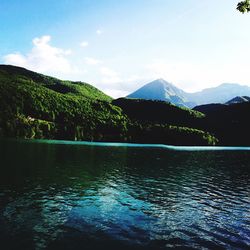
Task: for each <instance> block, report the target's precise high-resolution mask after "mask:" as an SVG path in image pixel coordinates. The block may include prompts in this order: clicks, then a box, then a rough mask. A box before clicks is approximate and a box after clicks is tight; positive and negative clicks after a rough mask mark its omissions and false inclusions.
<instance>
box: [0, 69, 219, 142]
mask: <svg viewBox="0 0 250 250" xmlns="http://www.w3.org/2000/svg"><path fill="white" fill-rule="evenodd" d="M122 102H125V104H126V105H122ZM136 103H138V104H139V106H138V109H137V113H136V114H134V115H133V114H132V115H131V113H130V112H128V110H129V109H130V108H131V107H132V106H133V105H135V104H136ZM131 105H132V106H131ZM135 107H137V106H136V105H135ZM159 108H160V110H161V112H158V113H156V110H157V109H159ZM147 114H148V118H146V116H145V115H147ZM158 116H159V118H157V117H158ZM202 119H204V115H203V114H201V113H199V112H196V111H192V110H189V109H181V108H178V107H176V106H174V105H171V104H168V103H165V102H152V101H145V102H142V101H137V100H115V101H112V99H111V98H110V97H109V96H107V95H105V94H104V93H102V92H101V91H99V90H98V89H96V88H94V87H93V86H91V85H89V84H86V83H82V82H70V81H61V80H58V79H56V78H53V77H48V76H44V75H41V74H37V73H35V72H32V71H28V70H26V69H23V68H19V67H14V66H7V65H0V135H1V136H5V137H22V138H48V139H69V140H90V141H127V142H142V143H165V144H175V145H214V144H215V143H216V142H217V141H216V139H215V138H214V137H213V136H211V135H210V134H209V133H207V132H204V131H202V130H199V129H195V128H197V127H199V122H200V120H202ZM196 125H197V126H196ZM193 127H194V128H193Z"/></svg>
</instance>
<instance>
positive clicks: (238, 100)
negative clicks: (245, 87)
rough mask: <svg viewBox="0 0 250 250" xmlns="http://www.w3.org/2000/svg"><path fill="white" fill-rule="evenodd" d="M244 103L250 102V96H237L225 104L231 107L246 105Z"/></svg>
mask: <svg viewBox="0 0 250 250" xmlns="http://www.w3.org/2000/svg"><path fill="white" fill-rule="evenodd" d="M244 102H250V97H249V96H236V97H235V98H233V99H231V100H230V101H228V102H226V103H225V104H227V105H231V104H236V103H244Z"/></svg>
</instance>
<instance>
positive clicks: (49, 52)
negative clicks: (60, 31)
mask: <svg viewBox="0 0 250 250" xmlns="http://www.w3.org/2000/svg"><path fill="white" fill-rule="evenodd" d="M50 41H51V37H50V36H42V37H37V38H34V39H33V41H32V43H33V48H32V49H31V51H30V52H28V53H27V54H26V55H24V54H21V53H20V52H17V53H12V54H8V55H6V56H4V63H5V64H12V65H16V66H21V67H25V68H28V69H31V70H34V71H38V72H40V73H48V74H53V75H58V74H60V73H63V74H67V73H72V72H75V71H76V68H74V67H73V66H72V65H71V64H70V62H69V60H68V59H67V56H69V55H70V54H71V51H70V50H64V49H61V48H57V47H53V46H52V45H50Z"/></svg>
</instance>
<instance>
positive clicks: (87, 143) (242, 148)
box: [0, 138, 250, 151]
mask: <svg viewBox="0 0 250 250" xmlns="http://www.w3.org/2000/svg"><path fill="white" fill-rule="evenodd" d="M0 140H7V141H21V142H29V143H42V144H57V145H78V146H81V145H82V146H96V147H129V148H162V149H167V150H173V151H250V146H249V147H247V146H173V145H165V144H143V143H124V142H93V141H70V140H50V139H23V138H1V139H0Z"/></svg>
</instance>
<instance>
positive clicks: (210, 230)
mask: <svg viewBox="0 0 250 250" xmlns="http://www.w3.org/2000/svg"><path fill="white" fill-rule="evenodd" d="M209 149H210V150H208V149H207V148H174V147H169V148H168V147H165V148H164V147H161V146H160V145H158V146H156V147H155V148H154V147H150V146H149V145H148V146H146V147H142V146H140V147H139V145H137V146H136V145H134V146H133V147H130V146H129V145H125V146H120V145H118V144H114V145H112V146H110V145H109V144H97V145H95V144H88V143H85V144H84V143H83V144H81V143H73V142H68V143H67V142H60V143H59V142H56V141H54V142H53V141H52V142H49V141H25V140H2V141H0V244H1V245H0V249H1V250H5V249H21V250H22V249H25V250H29V249H118V250H120V249H171V248H178V247H179V249H249V248H250V199H249V194H250V151H249V148H248V150H244V148H241V149H240V148H236V149H235V150H234V149H233V148H231V149H230V150H225V148H214V150H213V148H209ZM237 149H238V150H237ZM246 149H247V148H246Z"/></svg>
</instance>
